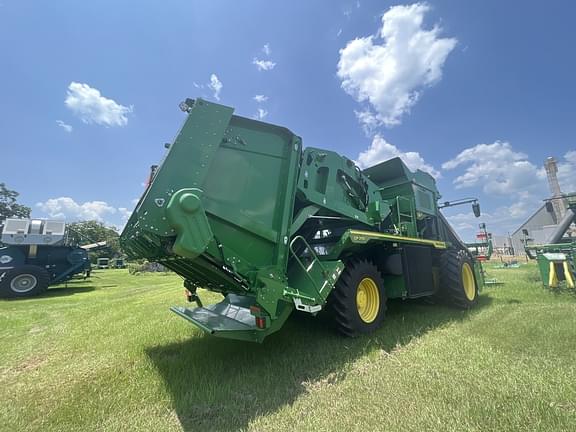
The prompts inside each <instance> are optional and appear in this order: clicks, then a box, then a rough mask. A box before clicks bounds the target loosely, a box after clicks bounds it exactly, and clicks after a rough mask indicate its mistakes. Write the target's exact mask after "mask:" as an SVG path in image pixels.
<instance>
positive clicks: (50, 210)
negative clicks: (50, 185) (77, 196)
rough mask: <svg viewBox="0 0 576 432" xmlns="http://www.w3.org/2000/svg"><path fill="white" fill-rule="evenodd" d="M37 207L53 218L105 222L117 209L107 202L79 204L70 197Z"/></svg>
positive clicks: (39, 204) (50, 200)
mask: <svg viewBox="0 0 576 432" xmlns="http://www.w3.org/2000/svg"><path fill="white" fill-rule="evenodd" d="M36 206H37V207H38V208H39V209H40V210H42V211H43V212H44V213H46V214H47V215H48V216H50V217H51V218H58V219H66V220H97V221H104V219H105V217H106V216H109V215H112V214H115V213H116V212H117V209H116V208H114V207H113V206H111V205H110V204H108V203H106V202H105V201H87V202H84V203H81V204H80V203H77V202H76V201H74V200H73V199H72V198H70V197H59V198H50V199H49V200H47V201H45V202H39V203H37V204H36Z"/></svg>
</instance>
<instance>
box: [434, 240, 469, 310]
mask: <svg viewBox="0 0 576 432" xmlns="http://www.w3.org/2000/svg"><path fill="white" fill-rule="evenodd" d="M438 294H439V295H438V297H440V298H441V299H442V300H444V301H446V302H447V303H449V304H451V305H453V306H456V307H458V308H461V309H469V308H471V307H473V306H475V305H476V303H477V302H478V285H477V284H476V277H475V276H474V264H473V263H472V260H471V259H470V256H469V255H468V254H467V253H466V251H464V250H458V251H452V250H449V251H446V252H444V253H443V254H442V258H441V266H440V289H439V293H438Z"/></svg>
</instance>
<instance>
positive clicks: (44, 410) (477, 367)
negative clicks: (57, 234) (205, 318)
mask: <svg viewBox="0 0 576 432" xmlns="http://www.w3.org/2000/svg"><path fill="white" fill-rule="evenodd" d="M487 270H488V273H489V276H491V277H497V278H499V279H500V280H501V281H503V282H505V284H504V285H501V286H493V287H490V288H486V289H485V290H484V292H483V294H482V297H481V301H480V305H479V307H478V308H477V309H476V310H474V311H472V312H469V313H465V312H460V311H456V310H451V309H447V308H444V307H440V306H432V305H425V304H418V303H408V302H391V304H390V305H389V314H388V317H387V319H386V321H385V325H384V326H383V328H382V329H380V330H379V331H378V332H377V333H376V334H374V335H372V336H369V337H363V338H359V339H353V340H351V339H344V338H341V337H339V336H337V335H335V334H333V333H332V331H331V330H328V329H326V328H325V326H324V325H323V324H322V321H321V320H318V319H310V318H306V317H302V318H298V319H292V320H290V322H289V323H288V324H287V325H286V326H285V328H284V329H282V330H281V332H280V333H278V334H276V335H273V336H271V337H270V338H269V339H267V340H266V341H265V343H264V344H262V345H257V344H250V343H241V342H236V341H227V340H221V339H216V338H212V337H209V336H204V335H203V334H201V333H200V331H199V330H196V329H195V328H194V327H193V326H192V325H190V324H188V323H187V322H186V321H184V320H182V319H180V318H178V317H177V316H176V315H174V314H172V313H170V312H169V311H168V306H170V305H173V304H183V303H184V298H183V293H182V289H181V282H180V280H179V279H178V278H177V277H176V276H173V275H161V274H152V275H143V276H131V275H129V274H128V273H127V272H126V271H124V270H105V271H96V272H94V274H93V277H92V279H91V280H90V281H87V282H84V281H75V282H73V283H70V284H69V285H68V286H67V287H59V288H54V289H51V290H49V291H48V292H47V293H46V294H45V295H44V296H42V297H40V298H34V299H25V300H17V301H0V343H1V345H0V429H1V430H3V431H11V432H12V431H27V430H34V431H39V430H42V431H69V430H111V431H114V430H118V431H164V430H186V431H205V430H215V431H228V430H254V431H275V430H278V431H287V430H304V431H305V430H326V431H341V430H342V431H343V430H345V431H375V430H387V431H396V430H398V431H400V430H401V431H406V430H412V431H425V430H438V431H474V430H483V431H504V430H522V431H524V430H539V431H574V430H576V296H575V295H574V293H573V292H561V293H552V292H550V291H547V290H544V289H543V288H541V287H540V284H539V282H538V277H537V273H536V268H535V267H534V266H533V265H525V266H523V267H522V268H520V269H509V270H495V269H492V268H491V266H490V265H488V266H487ZM202 295H203V297H204V298H205V299H207V300H208V299H209V300H213V301H215V300H217V299H218V297H217V296H215V295H212V294H208V293H203V294H202Z"/></svg>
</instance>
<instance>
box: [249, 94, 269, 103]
mask: <svg viewBox="0 0 576 432" xmlns="http://www.w3.org/2000/svg"><path fill="white" fill-rule="evenodd" d="M252 99H254V100H255V101H256V102H258V103H263V102H266V101H267V100H268V96H264V95H256V96H254V97H253V98H252Z"/></svg>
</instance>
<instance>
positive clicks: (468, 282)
mask: <svg viewBox="0 0 576 432" xmlns="http://www.w3.org/2000/svg"><path fill="white" fill-rule="evenodd" d="M462 286H463V287H464V294H465V295H466V298H467V299H468V300H470V301H472V300H474V298H475V297H476V284H475V283H474V272H473V271H472V267H470V264H468V263H464V264H463V265H462Z"/></svg>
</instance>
